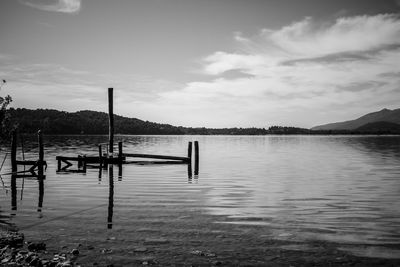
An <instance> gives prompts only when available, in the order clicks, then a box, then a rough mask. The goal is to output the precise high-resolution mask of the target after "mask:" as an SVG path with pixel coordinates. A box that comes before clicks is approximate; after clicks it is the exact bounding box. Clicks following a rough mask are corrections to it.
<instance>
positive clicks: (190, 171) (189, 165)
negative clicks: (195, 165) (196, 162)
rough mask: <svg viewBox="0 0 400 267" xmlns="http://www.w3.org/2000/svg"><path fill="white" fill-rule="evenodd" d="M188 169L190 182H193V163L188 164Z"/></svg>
mask: <svg viewBox="0 0 400 267" xmlns="http://www.w3.org/2000/svg"><path fill="white" fill-rule="evenodd" d="M187 171H188V183H192V177H193V172H192V164H191V163H189V164H188V165H187Z"/></svg>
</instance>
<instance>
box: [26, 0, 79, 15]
mask: <svg viewBox="0 0 400 267" xmlns="http://www.w3.org/2000/svg"><path fill="white" fill-rule="evenodd" d="M20 2H21V3H23V4H24V5H27V6H30V7H33V8H37V9H40V10H45V11H53V12H61V13H78V12H79V11H80V9H81V0H36V1H35V0H20Z"/></svg>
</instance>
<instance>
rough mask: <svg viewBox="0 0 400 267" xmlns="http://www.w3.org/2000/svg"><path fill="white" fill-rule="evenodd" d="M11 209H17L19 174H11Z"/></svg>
mask: <svg viewBox="0 0 400 267" xmlns="http://www.w3.org/2000/svg"><path fill="white" fill-rule="evenodd" d="M11 210H17V176H16V175H15V174H13V175H11Z"/></svg>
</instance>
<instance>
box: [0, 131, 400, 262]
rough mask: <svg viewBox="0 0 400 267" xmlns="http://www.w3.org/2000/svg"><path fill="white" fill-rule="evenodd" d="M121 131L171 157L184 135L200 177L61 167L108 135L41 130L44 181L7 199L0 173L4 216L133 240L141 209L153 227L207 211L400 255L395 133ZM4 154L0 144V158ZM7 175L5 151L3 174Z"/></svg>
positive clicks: (281, 233)
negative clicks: (63, 159) (194, 150)
mask: <svg viewBox="0 0 400 267" xmlns="http://www.w3.org/2000/svg"><path fill="white" fill-rule="evenodd" d="M117 138H118V139H119V140H123V141H124V151H127V152H130V153H152V154H166V155H176V156H186V153H187V142H188V141H193V140H198V141H199V143H200V173H199V175H197V176H190V175H188V169H187V167H186V165H124V166H122V169H119V168H118V167H117V166H114V168H113V170H112V175H111V179H110V170H108V171H107V170H103V171H99V170H98V169H96V168H89V169H88V170H87V173H85V174H83V173H64V174H61V173H56V167H57V162H56V160H55V157H56V155H65V156H67V155H70V156H76V155H78V154H88V155H89V154H91V155H95V154H97V151H98V150H97V144H98V143H102V142H106V141H107V137H105V136H47V137H45V143H46V147H45V159H46V161H47V163H48V169H47V171H46V179H45V180H44V181H43V183H42V184H41V183H40V182H39V181H38V180H36V179H17V181H16V189H17V190H16V195H15V194H14V202H15V198H16V203H13V202H12V200H13V196H12V195H13V194H12V190H11V179H10V176H9V175H3V176H2V180H1V183H2V185H1V188H0V192H1V193H0V209H1V214H0V215H2V216H4V218H3V219H2V221H3V222H11V223H13V224H15V225H16V226H17V227H18V228H20V229H25V230H26V231H28V230H29V231H35V229H39V228H40V229H41V227H45V226H46V225H47V226H46V227H48V229H50V230H52V231H53V232H57V231H64V230H65V229H67V230H68V229H70V228H71V229H72V228H74V227H76V225H74V224H76V222H75V220H76V219H77V218H79V222H80V223H81V225H80V226H79V227H81V228H82V229H85V228H87V229H88V230H89V229H91V228H93V227H95V226H98V227H100V228H103V229H104V231H117V230H118V231H119V233H121V232H122V233H125V234H126V235H129V234H132V229H131V228H130V224H132V222H134V221H140V220H142V219H144V218H142V217H144V216H145V217H146V220H147V221H146V222H147V223H152V222H153V223H155V224H157V223H160V222H162V221H163V220H168V218H169V216H171V214H179V216H181V217H180V218H182V219H184V215H185V213H186V212H194V213H195V214H198V216H202V215H207V216H214V218H215V219H214V220H213V223H214V225H217V224H228V225H232V226H234V225H240V226H241V227H246V226H248V227H254V226H257V227H258V229H259V231H260V234H261V235H262V234H263V233H265V234H267V235H268V237H269V238H273V239H277V240H292V241H296V242H308V241H315V240H319V241H321V240H322V241H327V242H332V243H334V244H337V247H338V249H344V250H346V251H350V252H351V253H353V254H356V255H369V256H373V257H384V258H390V257H394V258H400V251H399V250H398V248H399V245H400V209H399V206H400V137H395V136H118V137H117ZM26 139H27V140H26V141H25V143H24V146H25V150H26V152H25V157H26V158H27V159H36V158H37V156H36V154H37V150H36V144H35V142H31V141H29V140H28V139H29V138H28V137H26ZM7 151H8V150H7V148H6V147H2V151H1V155H0V159H1V160H2V159H3V158H4V155H5V153H6V152H7ZM19 156H20V158H21V157H22V155H21V154H19ZM71 168H72V169H74V168H76V166H73V167H71ZM20 169H21V167H20ZM9 171H10V161H9V158H8V159H7V160H6V162H5V165H4V167H3V169H2V171H1V173H6V172H9ZM142 211H150V212H151V211H154V212H152V213H151V216H150V215H143V214H146V213H141V212H142ZM140 216H142V217H140ZM175 219H176V220H179V217H177V218H175ZM193 220H196V218H193ZM213 227H214V226H213V224H211V225H210V226H209V229H208V230H209V231H212V230H213ZM108 228H110V229H108ZM263 231H264V232H263ZM71 232H72V233H73V231H72V230H70V233H71ZM60 233H61V232H60Z"/></svg>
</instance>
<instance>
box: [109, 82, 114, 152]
mask: <svg viewBox="0 0 400 267" xmlns="http://www.w3.org/2000/svg"><path fill="white" fill-rule="evenodd" d="M113 90H114V89H113V88H108V118H109V125H108V138H109V153H110V154H111V157H112V155H113V152H114V111H113V101H114V99H113Z"/></svg>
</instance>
